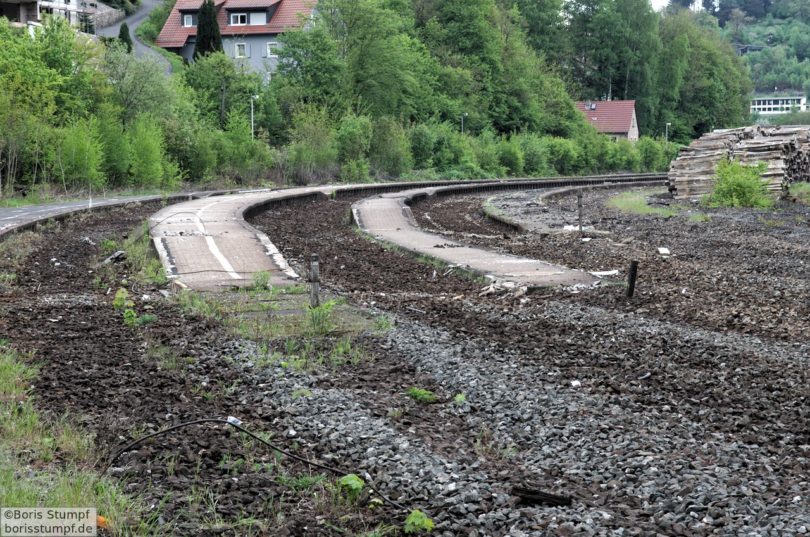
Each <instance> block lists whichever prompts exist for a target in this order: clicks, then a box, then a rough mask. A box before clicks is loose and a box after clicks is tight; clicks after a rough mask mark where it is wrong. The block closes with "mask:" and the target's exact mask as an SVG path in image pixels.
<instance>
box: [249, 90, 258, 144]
mask: <svg viewBox="0 0 810 537" xmlns="http://www.w3.org/2000/svg"><path fill="white" fill-rule="evenodd" d="M258 98H259V96H258V95H251V96H250V137H251V138H255V137H256V129H255V128H254V127H253V102H254V101H255V100H256V99H258Z"/></svg>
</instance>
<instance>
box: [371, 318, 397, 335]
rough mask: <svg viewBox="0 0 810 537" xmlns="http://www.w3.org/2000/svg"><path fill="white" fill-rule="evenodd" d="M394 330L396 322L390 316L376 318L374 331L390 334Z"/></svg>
mask: <svg viewBox="0 0 810 537" xmlns="http://www.w3.org/2000/svg"><path fill="white" fill-rule="evenodd" d="M392 328H394V321H393V319H391V317H389V316H388V315H378V316H376V317H375V318H374V330H375V331H376V332H379V333H385V332H388V331H389V330H391V329H392Z"/></svg>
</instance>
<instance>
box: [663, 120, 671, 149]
mask: <svg viewBox="0 0 810 537" xmlns="http://www.w3.org/2000/svg"><path fill="white" fill-rule="evenodd" d="M670 125H672V123H667V125H666V127H665V128H664V143H665V144H666V145H667V146H669V126H670Z"/></svg>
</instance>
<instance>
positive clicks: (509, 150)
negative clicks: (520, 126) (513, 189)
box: [498, 139, 524, 177]
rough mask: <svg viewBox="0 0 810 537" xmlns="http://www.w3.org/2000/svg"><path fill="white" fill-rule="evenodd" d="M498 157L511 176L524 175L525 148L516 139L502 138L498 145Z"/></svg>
mask: <svg viewBox="0 0 810 537" xmlns="http://www.w3.org/2000/svg"><path fill="white" fill-rule="evenodd" d="M498 158H499V160H500V162H501V165H502V166H503V167H504V168H506V171H507V173H508V174H509V175H510V176H512V177H519V176H521V175H523V165H524V161H523V150H522V149H521V148H520V144H519V143H518V141H517V140H516V139H510V140H506V139H503V140H501V143H500V146H499V147H498Z"/></svg>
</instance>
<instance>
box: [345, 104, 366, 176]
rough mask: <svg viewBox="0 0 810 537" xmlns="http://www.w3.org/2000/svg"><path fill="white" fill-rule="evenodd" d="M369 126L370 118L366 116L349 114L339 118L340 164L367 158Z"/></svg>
mask: <svg viewBox="0 0 810 537" xmlns="http://www.w3.org/2000/svg"><path fill="white" fill-rule="evenodd" d="M371 128H372V127H371V119H369V118H368V117H367V116H354V115H349V116H344V117H343V118H342V119H341V120H340V125H339V126H338V130H337V146H338V161H339V162H340V163H341V164H346V163H348V162H357V161H360V160H365V159H367V158H368V153H369V149H370V148H371ZM366 175H368V173H366Z"/></svg>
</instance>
